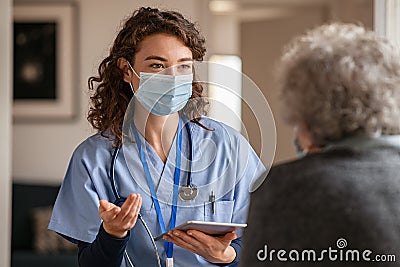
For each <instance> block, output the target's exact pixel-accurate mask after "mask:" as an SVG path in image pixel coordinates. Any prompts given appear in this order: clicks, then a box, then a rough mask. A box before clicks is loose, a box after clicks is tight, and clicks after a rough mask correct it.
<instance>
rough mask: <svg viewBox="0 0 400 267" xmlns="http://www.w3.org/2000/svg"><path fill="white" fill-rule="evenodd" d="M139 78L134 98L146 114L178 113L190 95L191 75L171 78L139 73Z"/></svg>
mask: <svg viewBox="0 0 400 267" xmlns="http://www.w3.org/2000/svg"><path fill="white" fill-rule="evenodd" d="M129 65H130V64H129ZM131 69H132V71H133V72H134V73H135V74H136V72H135V71H134V70H133V68H132V67H131ZM136 75H137V74H136ZM139 78H140V83H139V89H138V91H137V92H136V93H135V97H136V99H137V100H138V101H139V103H140V104H141V105H142V106H143V107H144V108H145V109H146V110H147V111H148V112H151V113H153V114H155V115H158V116H166V115H169V114H173V113H175V112H178V111H179V110H181V109H182V108H183V107H184V106H185V105H186V103H187V102H188V100H189V98H190V96H191V95H192V81H193V74H187V75H177V76H173V75H164V74H159V73H146V72H141V73H140V77H139ZM132 89H133V88H132Z"/></svg>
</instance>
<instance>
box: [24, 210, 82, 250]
mask: <svg viewBox="0 0 400 267" xmlns="http://www.w3.org/2000/svg"><path fill="white" fill-rule="evenodd" d="M52 211H53V208H52V207H51V206H49V207H37V208H33V209H32V211H31V214H32V226H33V249H34V250H35V251H36V252H38V253H57V252H72V251H76V250H77V246H76V245H75V244H73V243H71V242H69V241H68V240H66V239H64V238H63V237H62V236H60V235H59V234H57V233H56V232H53V231H51V230H48V229H47V226H48V225H49V222H50V217H51V213H52Z"/></svg>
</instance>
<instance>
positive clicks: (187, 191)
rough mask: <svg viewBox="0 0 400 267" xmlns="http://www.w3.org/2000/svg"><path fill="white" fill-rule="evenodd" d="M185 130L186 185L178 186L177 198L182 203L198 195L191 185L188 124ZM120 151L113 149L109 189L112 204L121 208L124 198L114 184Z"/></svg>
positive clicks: (190, 148) (195, 188) (194, 186)
mask: <svg viewBox="0 0 400 267" xmlns="http://www.w3.org/2000/svg"><path fill="white" fill-rule="evenodd" d="M185 128H186V131H187V135H188V139H189V157H188V159H189V171H188V175H187V179H186V185H184V186H179V193H178V194H179V198H180V199H181V200H184V201H190V200H193V199H195V198H196V197H197V195H198V188H197V186H196V185H194V184H193V183H192V160H193V143H192V134H191V131H190V126H189V122H186V123H185ZM135 130H136V129H135ZM179 130H180V129H178V131H179ZM119 151H120V147H117V148H115V149H114V152H113V154H112V159H111V167H110V174H109V176H110V181H111V188H112V191H113V194H114V197H115V201H114V204H115V205H118V206H122V204H123V203H124V202H125V200H126V197H122V196H121V195H120V194H119V192H118V189H117V186H116V182H115V163H116V161H117V158H118V153H119Z"/></svg>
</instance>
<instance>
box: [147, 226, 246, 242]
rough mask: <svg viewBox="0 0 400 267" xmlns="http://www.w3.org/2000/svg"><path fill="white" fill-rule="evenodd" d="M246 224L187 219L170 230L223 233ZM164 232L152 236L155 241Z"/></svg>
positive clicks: (211, 233)
mask: <svg viewBox="0 0 400 267" xmlns="http://www.w3.org/2000/svg"><path fill="white" fill-rule="evenodd" d="M246 226H247V224H245V223H221V222H205V221H187V222H185V223H183V224H181V225H178V226H177V227H175V228H174V229H172V230H182V231H187V230H191V229H193V230H198V231H201V232H203V233H205V234H209V235H224V234H226V233H228V232H232V231H234V230H236V228H244V227H246ZM165 234H166V233H163V234H161V235H159V236H157V237H156V238H154V240H155V241H157V240H160V239H161V238H162V237H163V235H165Z"/></svg>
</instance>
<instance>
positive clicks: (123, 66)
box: [117, 57, 133, 83]
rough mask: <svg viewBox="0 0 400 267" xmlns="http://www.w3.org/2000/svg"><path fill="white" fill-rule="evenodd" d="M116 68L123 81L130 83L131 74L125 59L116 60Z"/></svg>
mask: <svg viewBox="0 0 400 267" xmlns="http://www.w3.org/2000/svg"><path fill="white" fill-rule="evenodd" d="M117 66H118V68H119V69H120V70H121V71H122V73H123V77H124V81H125V82H127V83H132V77H133V73H132V70H131V69H130V68H129V62H128V61H127V60H126V59H125V58H123V57H120V58H118V60H117Z"/></svg>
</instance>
